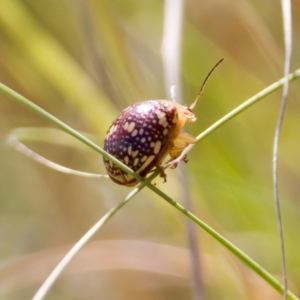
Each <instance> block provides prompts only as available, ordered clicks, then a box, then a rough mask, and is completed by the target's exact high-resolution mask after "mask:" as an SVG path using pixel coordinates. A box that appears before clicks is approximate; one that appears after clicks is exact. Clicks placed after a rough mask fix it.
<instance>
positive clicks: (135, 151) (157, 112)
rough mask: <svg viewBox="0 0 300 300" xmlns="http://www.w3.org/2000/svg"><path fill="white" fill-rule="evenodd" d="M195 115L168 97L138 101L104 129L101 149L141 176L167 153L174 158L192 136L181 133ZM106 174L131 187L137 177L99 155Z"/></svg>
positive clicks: (155, 165) (194, 140)
mask: <svg viewBox="0 0 300 300" xmlns="http://www.w3.org/2000/svg"><path fill="white" fill-rule="evenodd" d="M194 121H196V116H195V115H194V114H193V113H192V112H191V111H190V110H189V109H188V108H187V107H185V106H183V105H181V104H179V103H177V102H174V101H172V100H148V101H144V102H138V103H135V104H133V105H132V106H129V107H128V108H126V109H125V110H123V111H122V112H121V113H120V115H119V116H118V117H117V119H116V120H115V121H114V122H113V123H112V125H111V126H110V128H109V129H108V131H107V133H106V136H105V140H104V150H105V151H107V152H108V153H110V154H111V155H112V156H114V157H115V158H117V159H118V160H120V161H121V162H123V163H124V164H125V165H126V166H128V167H129V168H131V169H132V170H133V171H135V172H136V173H137V174H139V175H140V176H141V177H143V178H145V177H146V176H147V174H148V173H149V172H151V171H152V170H153V169H154V168H155V167H156V168H157V167H159V166H160V164H161V163H162V162H163V160H164V159H165V158H166V156H167V155H168V154H169V155H170V157H171V159H174V158H176V157H177V156H178V155H179V154H180V153H181V152H182V150H183V149H184V148H185V147H186V146H188V145H189V144H195V143H196V139H195V138H194V137H193V136H192V135H190V134H188V133H183V132H181V129H182V128H183V126H184V124H185V123H186V122H194ZM103 161H104V164H105V167H106V169H107V172H108V175H109V177H110V178H111V179H112V180H113V181H114V182H116V183H118V184H121V185H125V186H134V185H135V184H137V183H138V180H137V179H135V178H134V177H132V176H131V175H130V174H128V173H126V172H125V171H123V170H122V169H120V168H119V167H117V166H116V165H115V164H113V163H112V162H111V161H110V160H108V159H107V158H103Z"/></svg>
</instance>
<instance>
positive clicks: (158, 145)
mask: <svg viewBox="0 0 300 300" xmlns="http://www.w3.org/2000/svg"><path fill="white" fill-rule="evenodd" d="M160 147H161V141H157V142H156V143H155V147H154V149H153V151H154V153H155V154H157V153H158V152H159V151H160Z"/></svg>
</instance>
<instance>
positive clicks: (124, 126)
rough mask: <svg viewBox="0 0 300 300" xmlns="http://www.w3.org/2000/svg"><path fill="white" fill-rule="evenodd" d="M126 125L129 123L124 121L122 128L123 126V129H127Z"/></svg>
mask: <svg viewBox="0 0 300 300" xmlns="http://www.w3.org/2000/svg"><path fill="white" fill-rule="evenodd" d="M128 126H129V123H128V122H126V123H125V124H124V125H123V128H124V129H125V130H127V129H128Z"/></svg>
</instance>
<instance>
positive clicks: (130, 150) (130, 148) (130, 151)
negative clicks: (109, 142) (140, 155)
mask: <svg viewBox="0 0 300 300" xmlns="http://www.w3.org/2000/svg"><path fill="white" fill-rule="evenodd" d="M131 153H132V147H131V146H129V147H128V154H129V155H131Z"/></svg>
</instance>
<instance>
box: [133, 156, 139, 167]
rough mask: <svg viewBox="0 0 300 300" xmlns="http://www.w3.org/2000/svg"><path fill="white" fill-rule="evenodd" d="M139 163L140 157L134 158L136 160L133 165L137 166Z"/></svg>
mask: <svg viewBox="0 0 300 300" xmlns="http://www.w3.org/2000/svg"><path fill="white" fill-rule="evenodd" d="M138 163H139V159H138V158H135V159H134V162H133V166H134V167H135V166H136V165H137V164H138Z"/></svg>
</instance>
